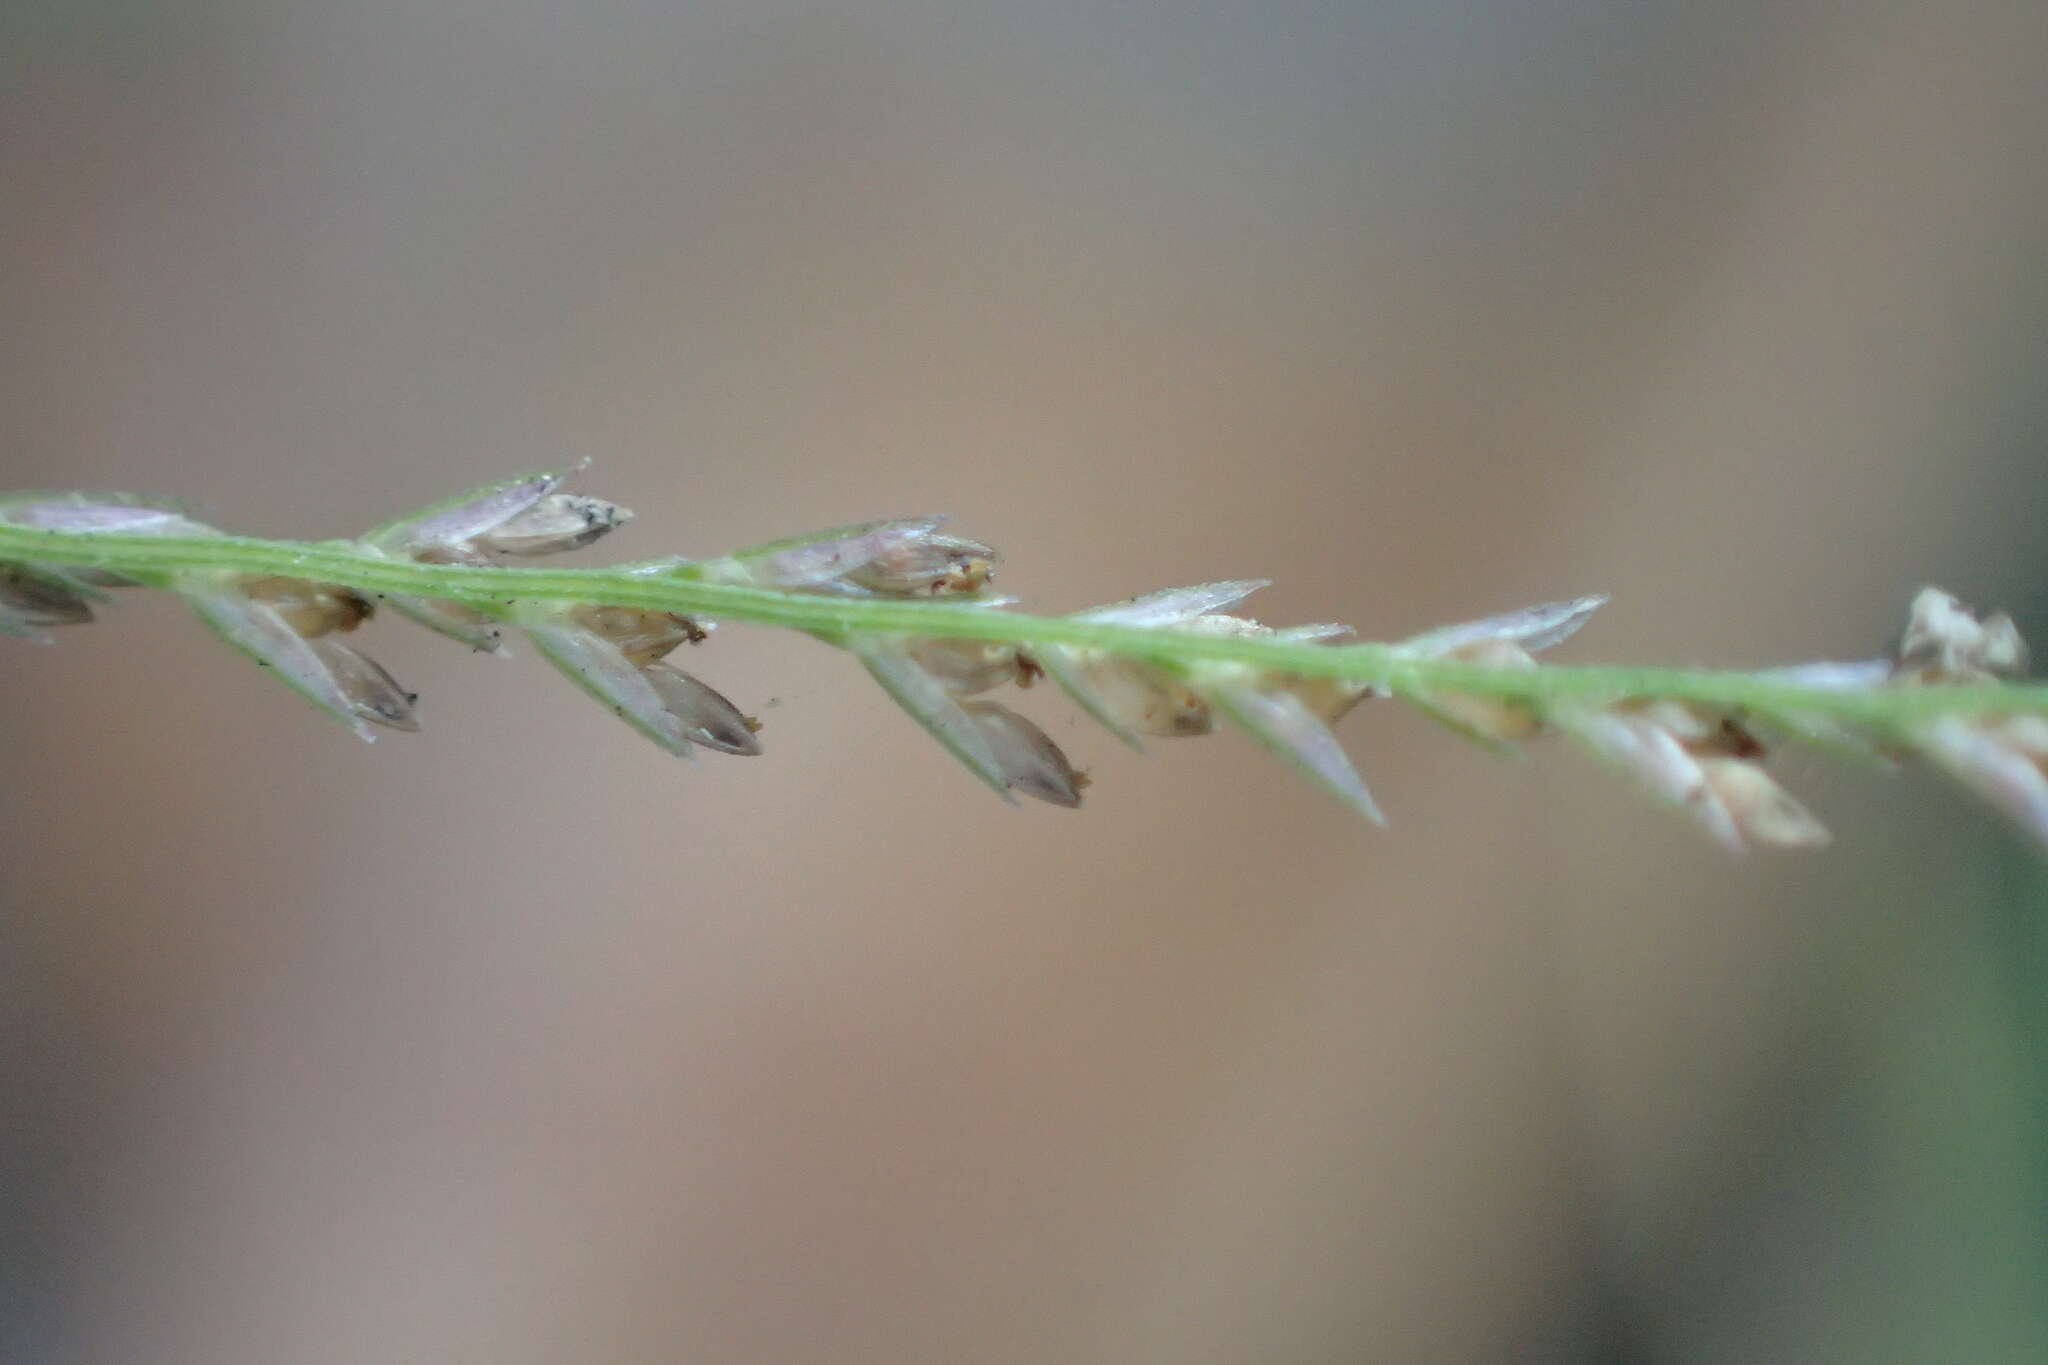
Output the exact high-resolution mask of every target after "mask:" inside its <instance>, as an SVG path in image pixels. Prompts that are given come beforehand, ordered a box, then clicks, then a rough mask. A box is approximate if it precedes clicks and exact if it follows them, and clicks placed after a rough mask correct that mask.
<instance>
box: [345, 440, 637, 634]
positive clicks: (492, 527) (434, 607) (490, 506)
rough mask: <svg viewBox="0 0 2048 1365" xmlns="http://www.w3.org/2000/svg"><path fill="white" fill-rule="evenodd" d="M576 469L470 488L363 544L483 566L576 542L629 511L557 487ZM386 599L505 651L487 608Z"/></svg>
mask: <svg viewBox="0 0 2048 1365" xmlns="http://www.w3.org/2000/svg"><path fill="white" fill-rule="evenodd" d="M582 468H583V466H582V465H580V464H579V465H576V466H574V467H573V468H571V469H557V470H550V471H548V472H547V473H543V474H529V475H527V476H525V477H524V478H518V479H508V480H506V481H505V482H503V483H495V484H489V485H486V486H485V487H482V488H474V489H471V490H470V491H469V492H467V493H463V494H461V495H459V496H457V497H454V498H451V499H449V500H448V501H447V502H443V503H437V504H436V505H434V506H433V507H430V508H428V509H426V510H425V511H423V512H417V513H414V514H412V515H410V516H406V517H401V518H399V519H398V520H396V521H391V522H387V523H385V524H384V525H382V526H380V527H378V528H377V529H376V530H374V531H372V532H370V534H369V535H367V536H365V537H363V539H362V542H361V543H362V545H363V546H364V547H365V548H367V549H370V550H372V551H374V552H376V553H378V554H382V555H385V556H388V557H390V558H393V559H409V560H412V561H414V562H415V563H420V564H451V565H460V566H464V567H468V568H487V567H489V566H490V565H492V564H494V563H496V562H497V561H498V559H499V557H503V556H509V557H518V558H531V557H534V556H537V555H550V554H559V553H562V552H564V551H568V550H578V549H582V548H583V547H584V546H586V545H589V544H591V543H592V542H594V541H596V540H598V539H599V538H600V537H602V536H605V535H607V534H609V533H610V532H612V531H613V530H615V529H617V528H618V527H620V526H622V525H624V524H625V523H626V522H628V521H630V520H632V517H633V514H632V513H631V512H630V511H628V510H627V509H625V508H623V507H620V506H619V505H618V504H616V503H612V502H606V501H605V500H604V499H602V498H592V497H584V496H582V495H580V494H572V493H559V492H556V489H558V488H559V487H560V486H561V484H562V482H563V480H565V479H567V478H568V477H569V476H570V475H571V474H574V473H576V472H578V471H580V470H581V469H582ZM388 600H389V601H390V603H391V605H392V607H393V609H395V610H397V611H399V612H401V613H402V614H404V615H406V616H409V617H411V618H412V619H413V620H415V621H418V622H419V623H420V624H421V625H423V626H426V627H428V628H429V629H432V630H436V631H439V632H440V633H441V634H443V635H446V636H448V637H450V638H451V639H456V640H460V641H461V642H462V643H464V644H466V645H468V646H469V647H470V648H471V649H475V650H478V651H480V652H482V653H486V654H499V653H502V652H503V649H502V641H503V635H504V631H503V627H502V626H501V625H500V624H499V621H498V619H497V617H495V616H494V615H492V614H491V613H490V612H487V611H484V610H482V609H480V608H478V607H476V606H473V605H471V604H470V603H467V602H451V601H443V600H440V599H436V598H424V597H413V596H407V595H398V596H393V597H391V598H389V599H388Z"/></svg>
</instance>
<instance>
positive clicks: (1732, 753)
mask: <svg viewBox="0 0 2048 1365" xmlns="http://www.w3.org/2000/svg"><path fill="white" fill-rule="evenodd" d="M1556 722H1557V724H1558V725H1559V726H1560V727H1561V728H1562V729H1564V730H1566V731H1567V732H1569V733H1570V734H1572V735H1573V736H1575V737H1576V738H1578V739H1579V740H1581V741H1583V742H1584V743H1585V744H1586V745H1587V746H1588V747H1589V748H1591V749H1592V750H1593V751H1594V752H1595V753H1598V754H1599V755H1601V756H1602V757H1604V758H1607V759H1609V760H1611V761H1613V762H1615V763H1617V764H1619V765H1620V766H1621V767H1622V768H1624V769H1625V770H1627V771H1628V772H1630V773H1632V774H1633V775H1634V776H1635V777H1637V778H1638V779H1640V780H1641V781H1642V783H1643V784H1644V785H1645V786H1647V787H1648V788H1649V789H1650V790H1651V791H1653V792H1655V793H1656V794H1657V795H1659V796H1661V797H1663V798H1664V799H1665V800H1667V801H1669V802H1671V803H1672V804H1673V805H1675V806H1678V807H1680V808H1681V809H1683V810H1684V811H1685V812H1686V813H1688V814H1689V815H1691V816H1692V817H1693V818H1694V819H1696V820H1698V821H1699V823H1700V824H1701V825H1702V826H1703V827H1704V828H1705V829H1706V831H1707V833H1708V834H1710V835H1712V836H1713V838H1714V840H1715V841H1716V842H1717V843H1719V844H1720V845H1721V846H1722V847H1723V848H1726V849H1727V850H1728V851H1729V852H1731V853H1740V852H1742V851H1743V850H1744V849H1745V848H1747V847H1748V846H1749V845H1751V844H1763V845H1768V846H1774V847H1781V848H1801V847H1813V846H1816V845H1819V844H1824V843H1826V842H1827V841H1828V832H1827V829H1826V828H1825V827H1824V826H1823V825H1822V824H1821V823H1820V821H1818V820H1816V819H1815V818H1814V817H1813V815H1812V813H1811V812H1809V811H1808V810H1807V809H1806V808H1805V807H1804V806H1802V805H1800V804H1799V802H1797V801H1796V800H1794V799H1793V798H1792V797H1791V796H1790V795H1788V794H1787V793H1786V792H1785V791H1784V789H1783V788H1781V787H1779V786H1778V784H1777V782H1776V781H1775V780H1773V779H1772V777H1771V776H1770V775H1769V774H1768V773H1766V772H1765V771H1764V768H1763V756H1764V747H1763V745H1762V743H1760V742H1759V741H1758V740H1757V738H1756V736H1755V735H1753V734H1751V733H1750V732H1749V731H1748V730H1747V729H1745V728H1744V727H1743V726H1742V725H1741V724H1740V723H1738V722H1737V721H1736V720H1735V719H1734V718H1732V717H1730V716H1725V715H1722V716H1716V715H1713V714H1710V713H1707V712H1703V711H1701V710H1700V709H1698V708H1696V707H1692V706H1688V705H1685V704H1683V703H1680V702H1673V701H1639V702H1626V703H1623V704H1621V705H1619V706H1612V707H1608V708H1606V709H1604V710H1599V711H1573V710H1568V709H1565V710H1560V711H1559V712H1558V713H1557V714H1556Z"/></svg>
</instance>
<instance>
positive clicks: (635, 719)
mask: <svg viewBox="0 0 2048 1365" xmlns="http://www.w3.org/2000/svg"><path fill="white" fill-rule="evenodd" d="M518 620H519V623H520V625H521V626H522V627H524V629H525V631H526V634H527V638H529V639H531V640H532V641H533V642H534V645H535V647H536V648H538V649H539V650H540V652H541V655H542V657H543V658H545V659H547V660H548V662H550V663H552V664H553V665H555V667H556V668H558V669H560V670H561V671H562V673H563V674H564V675H566V676H567V677H568V678H569V679H570V680H571V681H573V682H574V683H576V685H577V686H579V687H581V688H582V689H583V690H584V691H585V692H587V693H589V694H590V695H591V696H593V697H595V698H597V699H598V700H599V701H600V702H602V703H604V705H605V706H606V707H608V708H609V709H610V710H611V712H612V713H613V714H614V715H616V716H618V717H619V719H621V720H623V721H625V722H626V723H627V724H628V725H630V726H632V727H633V728H634V729H636V730H638V731H639V732H640V733H641V734H643V735H645V736H647V737H648V738H649V739H651V740H653V741H654V742H655V743H656V744H659V745H660V746H661V747H662V748H664V749H666V750H668V751H669V752H670V753H673V754H679V755H683V756H685V757H687V756H689V755H690V753H691V749H692V746H702V747H704V748H707V749H716V750H718V751H719V752H721V753H728V754H743V755H753V754H758V753H760V752H761V745H760V742H759V741H758V740H756V739H755V738H754V732H755V731H756V730H758V729H759V728H760V725H759V722H757V721H754V720H752V719H751V718H749V717H746V716H743V715H741V714H740V711H739V709H738V708H737V707H735V706H734V705H733V704H732V703H731V702H729V701H727V700H726V699H725V698H724V697H723V696H721V695H719V693H717V692H715V691H713V690H712V689H711V688H710V687H709V686H707V685H706V684H704V683H702V682H700V681H698V679H696V678H695V677H693V676H691V675H690V674H688V673H685V672H683V671H682V670H681V669H679V668H675V667H673V666H671V665H669V664H667V663H665V662H663V659H664V658H665V657H666V656H667V655H669V654H670V653H672V652H674V650H675V649H676V648H677V647H678V646H680V645H683V644H686V643H688V644H696V643H699V642H701V641H703V640H704V638H705V636H706V631H705V629H704V627H703V626H701V625H700V624H699V623H698V622H697V621H695V620H694V619H692V618H690V617H687V616H682V615H679V614H676V613H673V612H655V611H642V610H639V609H636V608H631V607H605V606H586V605H582V604H576V603H569V604H560V603H537V602H536V603H523V604H521V605H520V607H519V608H518Z"/></svg>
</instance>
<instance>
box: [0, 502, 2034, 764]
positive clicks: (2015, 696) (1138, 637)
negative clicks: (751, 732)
mask: <svg viewBox="0 0 2048 1365" xmlns="http://www.w3.org/2000/svg"><path fill="white" fill-rule="evenodd" d="M0 561H13V562H25V563H39V564H53V565H82V566H91V567H95V568H101V569H107V570H111V571H114V572H118V573H126V574H132V575H136V576H143V577H149V576H157V575H169V574H174V573H185V572H193V571H225V572H230V573H243V574H250V575H281V576H289V577H294V578H301V579H311V580H317V581H320V582H325V583H334V584H339V585H342V586H344V587H348V588H353V589H356V590H358V591H360V592H364V593H371V594H399V595H405V596H411V597H424V598H434V599H440V600H445V601H452V602H462V603H466V604H470V605H473V606H478V607H481V608H485V609H490V610H493V611H494V612H495V611H502V610H503V609H504V608H506V607H509V606H510V605H512V604H514V603H518V602H565V603H589V604H599V605H607V606H620V607H638V608H645V609H650V610H657V611H668V612H677V613H681V614H685V615H690V616H696V617H703V618H709V619H714V620H723V621H737V622H744V623H748V624H753V625H762V626H775V627H782V628H785V629H792V630H801V631H805V632H807V633H811V634H815V635H820V636H825V637H828V638H830V637H842V636H852V635H886V634H900V635H905V636H914V637H918V638H925V639H935V638H936V639H946V638H951V639H972V640H987V641H1000V642H1004V643H1012V644H1021V645H1068V646H1076V647H1083V648H1093V649H1100V650H1108V651H1111V652H1114V653H1117V654H1122V655H1127V656H1129V657H1133V658H1141V659H1145V660H1148V661H1153V662H1159V663H1164V664H1168V665H1189V664H1194V663H1197V662H1221V663H1238V664H1244V665H1247V666H1250V667H1253V668H1256V669H1260V670H1263V671H1267V672H1273V673H1288V674H1298V675H1301V676H1304V677H1328V678H1340V679H1344V680H1347V681H1350V682H1354V683H1363V684H1368V685H1370V686H1372V687H1374V688H1377V689H1379V690H1381V691H1384V692H1388V693H1391V694H1393V695H1396V696H1424V695H1428V694H1432V693H1458V694H1462V695H1467V696H1485V697H1493V698H1499V699H1502V700H1507V701H1515V702H1522V703H1526V704H1528V705H1529V706H1531V707H1533V708H1535V709H1537V710H1539V711H1547V710H1550V709H1553V708H1555V707H1557V706H1559V705H1568V704H1584V705H1588V706H1598V705H1601V704H1603V703H1607V702H1612V701H1616V700H1621V699H1625V698H1632V697H1651V698H1662V699H1669V700H1673V701H1683V702H1690V703H1694V704H1697V705H1700V706H1703V707H1708V708H1713V709H1721V710H1729V711H1748V712H1752V713H1756V714H1760V715H1764V716H1780V717H1809V718H1815V719H1822V720H1832V721H1837V722H1841V723H1844V724H1848V725H1853V726H1857V727H1860V728H1862V729H1865V730H1866V731H1877V732H1894V733H1903V732H1904V731H1906V730H1908V729H1910V728H1912V727H1914V726H1915V725H1918V724H1921V723H1924V722H1926V721H1928V720H1931V719H1933V718H1936V717H1939V716H1944V715H1957V714H1975V715H1992V714H2015V713H2041V714H2048V686H2042V685H2031V686H1994V687H1982V686H1972V687H1939V688H1934V687H1929V688H1895V689H1885V690H1873V691H1839V690H1831V689H1825V688H1817V687H1811V686H1806V685H1803V684H1799V683H1795V682H1790V681H1785V680H1782V679H1776V678H1772V677H1770V676H1768V675H1758V674H1754V673H1738V672H1728V671H1714V670H1691V669H1667V668H1612V667H1566V666H1546V667H1544V668H1541V669H1513V668H1494V667H1487V666H1483V665H1476V664H1470V663H1461V662H1455V661H1451V660H1446V659H1433V658H1423V657H1418V656H1416V655H1414V654H1411V653H1407V652H1404V651H1402V650H1400V649H1399V648H1397V647H1395V646H1390V645H1384V644H1352V645H1335V646H1332V645H1321V644H1308V643H1300V642H1295V641H1288V640H1278V639H1268V638H1258V637H1244V638H1238V637H1221V636H1206V635H1197V634H1190V633H1186V632H1180V631H1174V630H1162V629H1157V628H1148V627H1139V626H1128V625H1116V624H1110V623H1105V622H1095V621H1082V620H1074V619H1071V618H1066V617H1054V616H1033V615H1027V614H1024V613H1020V612H1011V611H998V610H990V609H988V608H987V607H978V606H960V605H952V604H949V603H947V602H944V601H931V602H905V601H900V600H891V599H886V598H855V597H837V596H823V595H817V594H811V593H804V592H797V591H780V590H773V589H764V588H753V587H735V586H731V585H729V584H723V583H713V582H707V581H705V580H704V579H703V578H702V577H701V576H700V571H699V570H698V569H697V567H696V566H694V565H690V564H678V565H673V566H658V567H649V566H645V565H637V566H636V565H625V566H619V567H614V568H608V569H530V568H509V567H508V568H499V567H490V568H475V567H465V566H456V565H436V564H419V563H413V562H409V561H399V560H394V559H387V558H383V557H381V556H379V555H377V554H375V553H374V552H372V551H369V550H367V549H364V548H362V547H360V546H357V545H355V544H352V543H350V542H342V541H329V542H319V543H305V542H295V541H280V540H259V539H253V538H248V537H241V536H195V537H159V536H148V535H130V534H116V533H108V532H86V531H50V530H42V529H37V528H29V527H21V526H10V525H6V524H0Z"/></svg>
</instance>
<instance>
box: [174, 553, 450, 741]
mask: <svg viewBox="0 0 2048 1365" xmlns="http://www.w3.org/2000/svg"><path fill="white" fill-rule="evenodd" d="M172 586H173V587H174V588H175V589H176V590H177V592H178V593H179V595H180V596H182V597H183V598H184V599H185V600H186V601H187V602H189V603H191V605H192V608H193V610H194V611H196V612H198V613H199V616H200V619H202V620H204V621H205V622H206V623H207V624H208V625H210V626H212V627H213V628H214V629H215V630H216V631H218V632H219V633H220V635H221V636H222V638H224V639H226V640H227V641H228V642H229V643H230V644H232V645H234V646H235V647H236V648H237V649H240V650H241V651H242V652H243V653H245V654H247V655H248V656H249V657H250V658H252V659H254V660H256V662H257V663H259V664H261V665H263V667H265V668H267V669H269V670H270V671H271V672H272V673H273V674H274V675H275V676H276V677H278V678H279V679H281V680H282V681H283V682H284V683H285V685H286V686H288V687H290V688H292V689H293V690H294V691H296V692H298V693H299V694H300V695H302V696H304V697H305V698H307V699H308V700H309V701H311V702H312V703H313V704H314V705H315V706H318V707H319V708H320V709H321V710H323V711H326V712H327V713H328V714H330V715H332V716H334V717H335V718H336V719H337V720H339V721H341V722H342V723H343V724H345V725H347V726H348V727H349V728H350V729H352V730H354V731H355V732H356V734H357V735H359V736H361V737H362V738H363V739H366V740H367V739H372V738H374V737H375V736H374V735H372V734H371V732H370V730H369V728H368V726H370V725H382V726H386V727H388V728H391V729H396V730H417V729H418V728H419V723H418V721H417V719H416V718H415V716H414V713H413V704H414V702H415V701H416V698H415V696H414V695H413V694H412V693H410V692H407V691H405V690H404V689H403V688H401V687H399V685H398V684H397V683H396V682H394V681H392V678H391V675H390V674H389V673H386V672H385V671H384V670H383V668H382V667H380V666H379V665H378V664H377V663H376V662H375V661H374V660H372V659H370V658H368V657H367V656H365V655H363V654H361V653H359V652H357V651H356V650H354V649H352V648H350V647H349V646H347V645H344V644H342V643H340V642H339V641H337V640H333V639H331V638H329V636H330V635H331V634H332V633H333V632H334V631H337V630H352V629H354V628H355V626H356V625H357V624H359V623H360V622H361V621H362V619H363V617H364V616H367V615H368V614H369V612H368V608H367V604H364V605H363V606H362V609H361V611H360V612H358V610H357V608H356V607H355V606H354V605H349V604H346V603H345V602H344V601H343V600H342V599H345V598H349V597H352V596H353V594H351V593H349V592H348V591H347V590H346V589H333V590H331V598H332V600H329V598H330V593H329V592H328V590H325V589H324V588H323V585H320V584H314V583H305V582H302V581H300V580H294V579H286V578H282V577H278V578H255V579H252V578H250V577H248V576H246V575H240V574H228V573H217V572H216V573H203V572H192V573H181V574H178V575H177V576H176V577H175V578H174V579H173V581H172ZM252 587H254V588H256V589H258V590H260V592H262V593H264V594H267V595H264V596H259V595H255V594H254V593H252V591H251V589H252ZM302 627H303V629H302Z"/></svg>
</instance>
